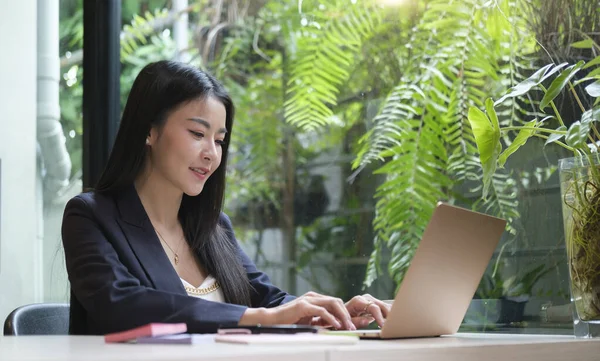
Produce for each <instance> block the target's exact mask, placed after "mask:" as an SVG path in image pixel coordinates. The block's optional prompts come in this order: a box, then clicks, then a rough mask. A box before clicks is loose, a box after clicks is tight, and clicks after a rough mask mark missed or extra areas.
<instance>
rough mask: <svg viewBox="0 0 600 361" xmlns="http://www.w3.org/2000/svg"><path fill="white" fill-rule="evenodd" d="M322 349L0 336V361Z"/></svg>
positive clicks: (307, 354)
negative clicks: (111, 342) (128, 342)
mask: <svg viewBox="0 0 600 361" xmlns="http://www.w3.org/2000/svg"><path fill="white" fill-rule="evenodd" d="M325 357H326V348H325V347H323V346H321V347H320V348H307V347H302V348H301V349H299V348H298V347H296V348H290V347H285V346H277V347H274V346H271V347H264V346H246V345H234V344H224V343H212V344H198V345H149V344H146V345H141V344H140V345H135V344H106V343H104V338H103V337H101V336H0V360H1V361H20V360H27V361H30V360H31V361H34V360H43V361H46V360H57V361H58V360H62V361H137V360H139V361H163V360H164V361H167V360H168V361H171V360H177V361H194V360H232V361H233V360H240V361H250V360H265V361H282V360H285V361H288V360H289V361H296V360H298V361H300V360H310V361H326V358H325Z"/></svg>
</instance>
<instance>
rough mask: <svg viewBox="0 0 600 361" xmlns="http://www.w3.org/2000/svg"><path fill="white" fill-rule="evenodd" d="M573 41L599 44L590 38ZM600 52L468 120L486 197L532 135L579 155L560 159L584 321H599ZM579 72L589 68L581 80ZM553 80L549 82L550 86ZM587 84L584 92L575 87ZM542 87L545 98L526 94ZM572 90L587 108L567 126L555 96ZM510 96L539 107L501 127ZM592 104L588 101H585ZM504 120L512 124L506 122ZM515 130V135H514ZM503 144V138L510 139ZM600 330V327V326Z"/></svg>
mask: <svg viewBox="0 0 600 361" xmlns="http://www.w3.org/2000/svg"><path fill="white" fill-rule="evenodd" d="M573 45H574V46H580V47H582V46H590V47H591V46H594V47H596V48H597V49H598V50H600V48H598V46H597V45H596V44H594V43H592V42H591V41H590V40H586V41H584V42H580V43H576V44H573ZM598 64H600V57H597V58H595V59H593V60H591V61H589V62H587V63H586V62H584V61H580V62H578V63H576V64H567V63H563V64H559V65H555V64H549V65H546V66H544V67H542V68H540V69H539V70H537V71H536V72H535V73H534V74H533V75H531V76H530V77H529V78H528V79H526V80H524V81H523V82H521V83H519V84H517V85H515V86H514V87H512V88H511V89H509V91H508V92H507V93H506V95H504V96H503V97H502V98H500V99H498V100H497V101H496V102H494V101H493V100H492V99H487V100H486V101H485V112H484V111H482V110H480V109H478V108H476V107H471V108H470V109H469V114H468V118H469V122H470V124H471V127H472V128H473V134H474V136H475V141H476V143H477V148H478V151H479V156H480V161H481V164H482V167H483V182H484V185H483V195H482V196H483V197H484V198H485V197H486V196H487V192H488V189H489V185H490V182H491V177H492V175H493V173H494V172H495V171H496V169H497V167H503V166H504V164H505V163H506V161H507V159H508V157H509V156H511V155H512V154H513V153H515V152H516V151H517V150H518V149H519V148H520V147H522V146H523V145H524V144H525V143H526V142H527V141H528V140H529V139H530V138H531V137H538V138H543V139H545V140H546V141H545V143H544V146H546V145H549V144H556V145H559V146H561V147H563V148H565V149H567V150H569V151H570V152H572V153H573V155H574V157H573V158H569V159H562V160H560V164H559V168H560V171H561V177H560V178H561V179H560V180H561V196H562V204H563V217H564V221H565V235H566V246H567V256H568V259H569V269H570V277H571V280H570V281H571V292H572V298H573V300H574V302H575V306H576V310H577V315H576V317H577V318H578V319H579V320H583V321H600V297H599V296H600V169H599V167H600V142H599V141H600V132H599V131H598V128H597V124H596V123H597V122H598V121H599V120H600V107H599V106H598V103H599V101H598V97H599V96H600V67H598ZM577 73H580V74H583V73H587V74H586V75H585V76H583V77H581V76H580V79H578V80H575V79H577V78H576V77H575V75H576V74H577ZM548 83H549V85H548ZM578 86H584V91H585V93H584V96H579V95H578V94H577V92H576V87H578ZM532 91H541V92H542V94H543V97H542V99H541V101H539V102H534V101H530V100H529V99H528V98H526V96H527V95H529V94H528V93H530V92H532ZM567 92H569V93H570V94H571V95H572V96H573V98H574V99H575V102H576V104H577V106H578V107H579V108H580V110H581V112H582V117H581V119H579V120H577V121H575V122H573V123H571V124H570V125H568V126H567V124H565V122H564V119H563V114H561V112H560V111H559V109H558V108H557V106H556V104H555V102H554V101H555V99H556V97H557V96H558V95H559V94H561V93H567ZM509 98H522V99H524V101H526V102H528V103H529V106H530V107H533V108H535V110H534V112H532V113H528V114H531V116H532V118H533V119H532V120H530V121H527V122H522V123H519V124H517V125H515V124H509V125H507V126H500V121H499V119H498V113H499V112H496V109H497V108H500V107H502V104H503V102H504V101H505V100H506V99H509ZM584 104H589V106H587V107H586V106H584ZM502 123H503V124H505V123H509V122H506V121H503V122H502ZM515 134H516V135H515ZM511 138H512V142H507V143H508V146H507V147H506V148H503V139H511ZM599 331H600V329H599Z"/></svg>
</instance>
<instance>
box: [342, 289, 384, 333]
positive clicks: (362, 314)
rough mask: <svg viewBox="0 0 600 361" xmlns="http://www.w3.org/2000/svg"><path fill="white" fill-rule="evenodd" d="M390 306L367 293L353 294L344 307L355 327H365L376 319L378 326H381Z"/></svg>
mask: <svg viewBox="0 0 600 361" xmlns="http://www.w3.org/2000/svg"><path fill="white" fill-rule="evenodd" d="M391 307H392V306H391V305H390V304H387V303H385V302H383V301H381V300H378V299H376V298H375V297H373V296H371V295H369V294H364V295H362V296H355V297H353V298H352V299H351V300H350V301H348V302H346V309H347V310H348V312H349V313H350V316H351V317H352V323H354V326H356V328H364V327H367V326H368V325H369V324H370V323H371V322H373V321H377V324H378V325H379V327H383V324H384V323H385V319H386V318H387V316H388V313H389V312H390V309H391Z"/></svg>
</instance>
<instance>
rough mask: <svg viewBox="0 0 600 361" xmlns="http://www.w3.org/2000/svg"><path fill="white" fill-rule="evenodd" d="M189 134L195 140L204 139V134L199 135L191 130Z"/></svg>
mask: <svg viewBox="0 0 600 361" xmlns="http://www.w3.org/2000/svg"><path fill="white" fill-rule="evenodd" d="M190 133H192V135H193V136H194V137H196V138H202V137H204V134H202V133H200V132H194V131H193V130H190Z"/></svg>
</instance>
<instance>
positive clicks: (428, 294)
mask: <svg viewBox="0 0 600 361" xmlns="http://www.w3.org/2000/svg"><path fill="white" fill-rule="evenodd" d="M505 227H506V221H505V220H503V219H500V218H496V217H492V216H488V215H485V214H482V213H477V212H473V211H470V210H467V209H463V208H460V207H456V206H452V205H449V204H446V203H442V202H440V203H438V204H437V206H436V208H435V210H434V212H433V216H432V217H431V220H430V221H429V224H428V225H427V228H426V229H425V232H424V233H423V238H422V239H421V243H420V244H419V246H418V248H417V250H416V251H415V254H414V256H413V259H412V262H411V264H410V266H409V267H408V270H407V272H406V275H405V277H404V280H403V281H402V283H401V285H400V288H399V290H398V293H397V294H396V297H395V298H394V303H393V304H392V308H391V311H390V313H389V314H388V317H387V320H386V322H385V324H384V326H383V327H382V329H381V330H357V331H332V332H344V333H350V334H355V335H358V336H360V337H361V338H379V339H391V338H406V337H431V336H441V335H449V334H454V333H456V332H457V331H458V328H459V327H460V324H461V322H462V320H463V318H464V316H465V314H466V312H467V308H468V307H469V304H470V302H471V299H472V298H473V295H474V294H475V291H476V290H477V286H478V285H479V282H480V281H481V278H482V277H483V274H484V272H485V270H486V268H487V265H488V263H489V262H490V260H491V258H492V254H493V253H494V250H495V249H496V247H497V245H498V242H499V241H500V237H501V236H502V233H503V232H504V228H505Z"/></svg>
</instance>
